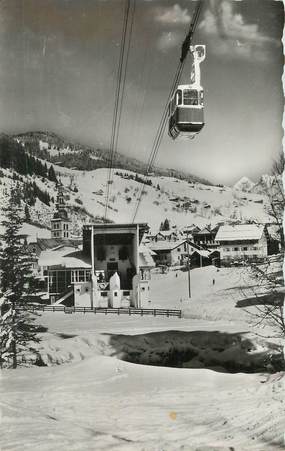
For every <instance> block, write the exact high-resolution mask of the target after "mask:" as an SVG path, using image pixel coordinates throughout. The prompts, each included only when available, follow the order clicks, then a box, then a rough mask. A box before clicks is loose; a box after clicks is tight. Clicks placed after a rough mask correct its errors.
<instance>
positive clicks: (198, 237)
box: [192, 227, 219, 249]
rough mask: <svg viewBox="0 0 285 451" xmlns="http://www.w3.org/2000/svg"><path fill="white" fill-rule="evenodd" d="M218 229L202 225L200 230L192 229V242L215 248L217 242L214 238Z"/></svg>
mask: <svg viewBox="0 0 285 451" xmlns="http://www.w3.org/2000/svg"><path fill="white" fill-rule="evenodd" d="M218 229H219V227H214V228H213V229H211V228H210V227H204V229H202V230H198V231H195V230H194V231H193V232H192V236H193V241H194V243H195V244H197V245H199V246H203V247H204V248H207V249H210V248H211V249H213V248H214V249H215V248H217V242H216V241H215V238H216V234H217V231H218Z"/></svg>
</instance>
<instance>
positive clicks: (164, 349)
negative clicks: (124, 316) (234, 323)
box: [104, 330, 284, 373]
mask: <svg viewBox="0 0 285 451" xmlns="http://www.w3.org/2000/svg"><path fill="white" fill-rule="evenodd" d="M104 335H108V336H109V337H110V338H109V345H110V347H111V349H112V352H110V354H109V355H112V356H114V357H117V358H119V359H121V360H124V361H127V362H131V363H136V364H142V365H154V366H165V367H175V368H207V369H211V370H214V371H219V372H226V373H238V372H244V373H264V372H266V373H274V372H276V371H282V370H284V363H283V354H282V349H281V347H279V346H278V345H275V344H273V343H270V342H268V341H266V339H263V338H260V337H254V338H253V337H251V338H249V337H248V336H247V334H246V333H244V332H240V333H226V332H219V331H191V332H182V331H175V330H174V331H164V332H152V333H147V334H141V335H111V334H104Z"/></svg>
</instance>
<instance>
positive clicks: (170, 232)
mask: <svg viewBox="0 0 285 451" xmlns="http://www.w3.org/2000/svg"><path fill="white" fill-rule="evenodd" d="M173 234H174V235H177V232H176V231H175V230H160V231H159V232H158V233H157V234H156V235H155V236H157V235H162V236H171V235H173Z"/></svg>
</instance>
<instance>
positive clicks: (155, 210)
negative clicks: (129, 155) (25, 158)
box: [54, 166, 269, 230]
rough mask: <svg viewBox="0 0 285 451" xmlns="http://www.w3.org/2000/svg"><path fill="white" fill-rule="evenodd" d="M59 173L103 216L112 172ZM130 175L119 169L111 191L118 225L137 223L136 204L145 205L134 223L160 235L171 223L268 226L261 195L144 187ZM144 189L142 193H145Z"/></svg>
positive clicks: (197, 186)
mask: <svg viewBox="0 0 285 451" xmlns="http://www.w3.org/2000/svg"><path fill="white" fill-rule="evenodd" d="M54 168H55V170H56V172H58V173H60V174H61V180H62V182H63V183H64V184H68V182H69V179H70V176H71V174H72V176H73V177H74V183H75V184H76V186H77V187H78V190H79V192H78V196H79V198H80V200H81V201H82V202H83V205H84V207H85V208H86V209H87V211H88V212H90V213H91V214H93V215H99V216H103V215H104V211H105V204H106V192H107V182H108V170H107V169H97V170H95V171H88V172H87V171H76V170H71V169H66V168H61V167H60V166H54ZM117 174H123V175H124V174H127V175H129V176H131V177H133V178H134V177H135V173H133V172H131V171H120V170H115V171H114V172H113V177H112V184H111V185H110V186H109V208H108V215H107V217H108V219H111V220H113V221H115V222H117V223H119V222H129V221H133V217H134V214H135V211H136V207H137V204H138V200H139V198H140V197H141V202H140V205H139V209H138V214H137V216H136V218H135V221H136V222H148V223H149V224H150V226H151V228H152V229H154V230H156V229H157V228H158V227H159V225H160V223H161V221H162V220H164V219H165V218H169V219H170V222H171V226H173V225H176V226H177V227H182V226H185V225H189V224H192V223H194V224H197V225H199V226H204V225H206V224H209V223H211V224H212V225H215V224H216V223H218V222H220V221H223V220H225V221H226V220H229V219H233V220H241V221H242V220H247V219H255V220H257V221H260V222H266V221H268V219H269V218H268V216H267V214H266V212H265V206H264V198H263V196H262V195H260V194H255V193H244V192H242V191H238V190H233V189H232V188H230V187H218V186H209V185H203V184H201V183H189V182H187V181H185V180H179V179H176V178H174V177H155V176H148V177H147V178H148V180H151V182H152V185H151V186H147V185H145V186H144V187H143V184H142V183H140V182H137V181H135V180H132V179H131V178H130V179H127V178H124V177H122V175H117ZM142 190H143V194H142V195H141V192H142Z"/></svg>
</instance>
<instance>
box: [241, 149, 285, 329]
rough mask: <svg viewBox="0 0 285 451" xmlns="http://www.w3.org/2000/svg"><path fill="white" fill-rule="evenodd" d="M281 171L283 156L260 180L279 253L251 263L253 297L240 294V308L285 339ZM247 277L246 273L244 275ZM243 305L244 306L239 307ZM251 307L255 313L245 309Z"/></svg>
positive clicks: (281, 155) (282, 169)
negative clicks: (267, 174)
mask: <svg viewBox="0 0 285 451" xmlns="http://www.w3.org/2000/svg"><path fill="white" fill-rule="evenodd" d="M283 171H284V154H283V152H282V153H280V155H279V157H278V159H277V160H276V161H275V162H274V164H273V166H272V173H271V177H270V178H268V179H267V180H263V183H262V188H263V193H264V195H265V196H266V199H267V213H268V214H269V215H270V216H271V217H272V218H273V219H274V222H273V223H274V224H275V225H276V228H277V234H278V241H279V243H280V248H279V252H278V253H277V254H275V255H271V256H268V257H267V258H266V259H265V260H264V261H263V262H260V263H255V264H254V263H252V264H250V265H249V271H250V275H251V277H252V279H253V280H254V281H255V284H254V288H253V289H252V296H251V297H250V295H249V292H248V290H247V293H245V291H243V293H242V294H243V297H244V299H243V301H240V305H241V306H243V307H245V309H246V311H247V312H249V313H250V314H251V315H252V316H253V317H255V319H256V324H261V323H267V324H271V325H272V326H273V327H274V328H277V330H278V331H279V334H281V335H282V336H285V321H284V294H285V289H284V277H283V270H282V267H283V260H284V231H283V224H282V223H283V213H284V207H285V196H284V189H283V184H282V175H283ZM247 275H248V274H247ZM242 302H243V304H242ZM250 306H254V310H253V311H252V310H248V307H250Z"/></svg>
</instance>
